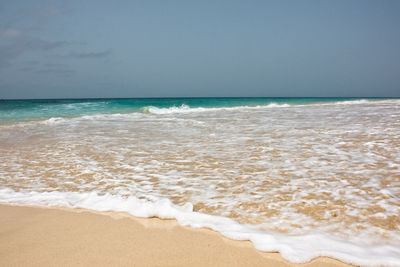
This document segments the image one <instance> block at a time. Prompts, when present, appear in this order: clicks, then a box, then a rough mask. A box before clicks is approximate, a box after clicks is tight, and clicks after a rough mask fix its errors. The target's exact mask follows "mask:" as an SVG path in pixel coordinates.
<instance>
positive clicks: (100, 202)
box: [0, 188, 400, 266]
mask: <svg viewBox="0 0 400 267" xmlns="http://www.w3.org/2000/svg"><path fill="white" fill-rule="evenodd" d="M0 202H2V203H9V204H22V205H39V206H50V207H51V206H63V207H69V208H84V209H90V210H95V211H114V212H127V213H129V214H131V215H133V216H136V217H145V218H149V217H158V218H161V219H176V220H177V221H178V223H179V224H180V225H183V226H192V227H195V228H200V227H202V228H210V229H212V230H215V231H217V232H220V233H221V234H223V235H224V236H226V237H228V238H231V239H234V240H249V241H251V242H252V243H253V245H254V247H255V248H256V249H258V250H261V251H266V252H275V251H279V252H280V253H281V255H282V257H284V258H285V259H287V260H289V261H291V262H294V263H304V262H308V261H310V260H312V259H313V258H316V257H319V256H329V257H333V258H337V259H340V260H342V261H344V262H347V263H351V264H356V265H362V266H382V265H386V266H399V265H400V248H399V247H394V246H390V245H378V246H365V245H364V246H362V245H359V244H352V243H348V242H343V241H340V240H336V239H333V238H331V237H328V236H326V235H324V234H321V233H313V234H309V235H303V236H287V235H282V234H277V233H268V232H264V231H262V230H260V229H258V228H256V227H254V226H252V225H243V224H239V223H237V222H235V221H234V220H232V219H229V218H225V217H221V216H212V215H207V214H202V213H199V212H194V211H193V206H192V204H190V203H187V204H185V205H183V206H176V205H174V204H172V203H171V201H169V200H168V199H155V200H154V201H147V200H142V199H138V198H136V197H134V196H130V197H127V198H122V197H119V196H113V195H111V194H105V195H99V194H97V193H96V192H90V193H77V192H42V193H39V192H35V191H30V192H25V191H20V192H15V191H14V190H11V189H7V188H5V189H0Z"/></svg>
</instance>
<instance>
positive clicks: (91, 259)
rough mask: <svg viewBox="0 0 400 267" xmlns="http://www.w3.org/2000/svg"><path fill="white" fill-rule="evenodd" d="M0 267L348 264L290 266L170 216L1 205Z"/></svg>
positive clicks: (275, 255)
mask: <svg viewBox="0 0 400 267" xmlns="http://www.w3.org/2000/svg"><path fill="white" fill-rule="evenodd" d="M0 266H230V267H231V266H278V267H279V266H304V267H305V266H307V267H311V266H314V267H316V266H331V267H333V266H350V265H347V264H344V263H342V262H340V261H337V260H334V259H330V258H325V257H321V258H317V259H315V260H313V261H312V262H310V263H306V264H300V265H296V264H292V263H289V262H288V261H286V260H284V259H282V257H280V255H279V253H264V252H259V251H257V250H256V249H254V248H253V246H252V245H251V243H250V242H248V241H233V240H230V239H227V238H225V237H223V236H222V235H220V234H218V233H216V232H214V231H211V230H208V229H193V228H189V227H182V226H179V225H178V224H177V222H176V221H174V220H160V219H157V218H151V219H141V218H133V217H131V216H128V215H124V214H116V213H107V214H99V213H93V212H89V211H86V210H70V209H55V208H40V207H25V206H24V207H21V206H8V205H0Z"/></svg>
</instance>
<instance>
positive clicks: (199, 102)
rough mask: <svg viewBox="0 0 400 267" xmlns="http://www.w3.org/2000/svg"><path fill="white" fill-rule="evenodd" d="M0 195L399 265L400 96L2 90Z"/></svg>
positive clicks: (300, 254)
mask: <svg viewBox="0 0 400 267" xmlns="http://www.w3.org/2000/svg"><path fill="white" fill-rule="evenodd" d="M0 202H2V203H10V204H24V205H42V206H65V207H72V208H86V209H92V210H99V211H123V212H128V213H130V214H132V215H134V216H140V217H154V216H156V217H159V218H168V219H170V218H173V219H176V220H177V221H178V223H180V224H181V225H189V226H192V227H206V228H211V229H214V230H216V231H218V232H220V233H222V234H223V235H225V236H227V237H229V238H232V239H237V240H250V241H251V242H252V243H253V244H254V246H255V248H256V249H259V250H262V251H279V252H280V253H281V254H282V256H283V257H284V258H286V259H288V260H289V261H292V262H306V261H309V260H311V259H312V258H315V257H317V256H330V257H333V258H337V259H340V260H342V261H344V262H348V263H353V264H358V265H365V266H379V265H388V266H400V218H399V215H400V99H396V98H391V99H380V98H376V99H365V98H364V99H359V98H346V99H343V98H155V99H67V100H3V101H0Z"/></svg>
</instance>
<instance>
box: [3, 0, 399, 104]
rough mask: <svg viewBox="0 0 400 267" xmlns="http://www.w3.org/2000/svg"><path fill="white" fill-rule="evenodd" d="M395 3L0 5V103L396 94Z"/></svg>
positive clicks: (7, 0) (18, 1)
mask: <svg viewBox="0 0 400 267" xmlns="http://www.w3.org/2000/svg"><path fill="white" fill-rule="evenodd" d="M399 49H400V1H398V0H393V1H390V0H380V1H378V0H374V1H369V0H335V1H330V0H318V1H313V0H308V1H306V0H304V1H298V0H293V1H286V0H280V1H266V0H265V1H253V0H249V1H235V0H229V1H222V0H221V1H206V0H205V1H189V0H186V1H173V0H171V1H162V0H161V1H152V0H147V1H123V0H121V1H99V0H96V1H89V0H88V1H73V0H72V1H61V0H59V1H50V0H36V1H31V0H26V1H23V0H1V1H0V99H20V98H86V97H95V98H102V97H219V96H221V97H223V96H228V97H229V96H232V97H240V96H249V97H261V96H265V97H305V96H310V97H324V96H333V97H349V96H361V97H363V96H364V97H368V96H377V97H399V96H400V52H399Z"/></svg>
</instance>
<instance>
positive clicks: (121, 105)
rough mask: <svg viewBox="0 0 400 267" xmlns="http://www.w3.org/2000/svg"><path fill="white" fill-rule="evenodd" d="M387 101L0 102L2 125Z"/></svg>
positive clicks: (238, 99)
mask: <svg viewBox="0 0 400 267" xmlns="http://www.w3.org/2000/svg"><path fill="white" fill-rule="evenodd" d="M362 99H366V100H384V99H388V98H264V97H260V98H246V97H241V98H123V99H120V98H105V99H36V100H2V101H0V123H8V122H15V121H24V120H32V119H47V118H51V117H76V116H82V115H91V114H98V113H99V114H103V113H131V112H145V111H146V107H156V108H170V107H182V106H184V107H187V108H199V107H202V108H221V107H237V106H264V105H269V104H289V105H299V104H313V103H329V102H340V101H356V100H362Z"/></svg>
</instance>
